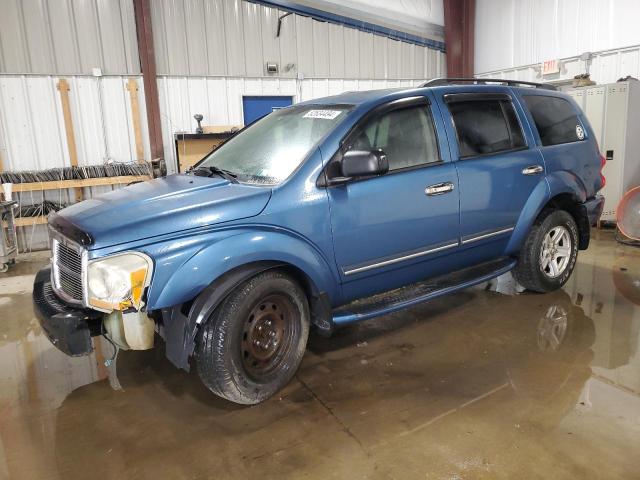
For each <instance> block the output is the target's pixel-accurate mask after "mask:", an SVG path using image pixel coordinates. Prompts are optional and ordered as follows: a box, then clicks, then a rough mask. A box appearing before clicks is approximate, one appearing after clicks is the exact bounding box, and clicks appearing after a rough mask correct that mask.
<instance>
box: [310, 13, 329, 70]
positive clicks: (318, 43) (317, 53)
mask: <svg viewBox="0 0 640 480" xmlns="http://www.w3.org/2000/svg"><path fill="white" fill-rule="evenodd" d="M311 27H312V30H313V76H314V77H321V78H326V77H328V76H329V24H328V23H325V22H317V21H315V20H312V21H311Z"/></svg>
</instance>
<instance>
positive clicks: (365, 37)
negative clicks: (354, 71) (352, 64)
mask: <svg viewBox="0 0 640 480" xmlns="http://www.w3.org/2000/svg"><path fill="white" fill-rule="evenodd" d="M358 39H359V42H360V56H359V59H358V60H359V64H360V68H359V71H358V76H359V77H360V78H373V77H374V76H375V72H374V52H373V34H371V33H364V32H358Z"/></svg>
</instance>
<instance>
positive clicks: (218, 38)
mask: <svg viewBox="0 0 640 480" xmlns="http://www.w3.org/2000/svg"><path fill="white" fill-rule="evenodd" d="M204 11H205V17H204V18H205V25H206V28H205V35H206V47H207V52H206V54H207V59H208V65H209V74H210V75H226V73H227V43H226V35H225V24H224V10H223V4H222V2H219V1H218V0H204Z"/></svg>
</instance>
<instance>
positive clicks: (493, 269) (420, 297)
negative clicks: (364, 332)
mask: <svg viewBox="0 0 640 480" xmlns="http://www.w3.org/2000/svg"><path fill="white" fill-rule="evenodd" d="M515 266H516V260H514V259H513V258H508V257H505V258H501V259H498V260H493V261H491V262H486V263H481V264H479V265H476V266H473V267H469V268H465V269H464V270H458V271H457V272H453V273H449V274H447V275H442V276H440V277H435V278H431V279H428V280H424V281H422V282H417V283H413V284H411V285H407V286H406V287H402V288H398V289H396V290H391V291H389V292H384V293H380V294H378V295H374V296H372V297H368V298H364V299H361V300H356V301H354V302H351V303H349V304H347V305H344V306H342V307H339V308H337V309H335V310H334V311H333V323H334V324H335V325H345V324H347V323H353V322H360V321H362V320H367V319H369V318H373V317H378V316H380V315H386V314H388V313H393V312H397V311H398V310H402V309H404V308H408V307H411V306H413V305H418V304H419V303H423V302H427V301H429V300H433V299H434V298H437V297H441V296H443V295H447V294H449V293H453V292H457V291H458V290H463V289H465V288H468V287H471V286H473V285H477V284H479V283H482V282H486V281H488V280H491V279H492V278H495V277H498V276H500V275H502V274H503V273H507V272H508V271H510V270H511V269H513V267H515Z"/></svg>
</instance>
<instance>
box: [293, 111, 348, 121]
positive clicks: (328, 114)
mask: <svg viewBox="0 0 640 480" xmlns="http://www.w3.org/2000/svg"><path fill="white" fill-rule="evenodd" d="M341 113H342V110H309V111H308V112H307V113H305V114H304V115H303V116H302V118H323V119H325V120H333V119H334V118H336V117H337V116H338V115H340V114H341Z"/></svg>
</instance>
